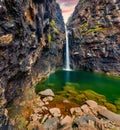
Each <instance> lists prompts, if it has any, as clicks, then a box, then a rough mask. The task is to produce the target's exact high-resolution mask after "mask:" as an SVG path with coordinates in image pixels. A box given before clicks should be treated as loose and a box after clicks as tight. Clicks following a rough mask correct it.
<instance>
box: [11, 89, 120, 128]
mask: <svg viewBox="0 0 120 130" xmlns="http://www.w3.org/2000/svg"><path fill="white" fill-rule="evenodd" d="M31 98H32V100H29V102H27V101H24V102H21V103H20V104H21V105H23V106H27V105H28V106H29V107H28V108H27V110H26V112H28V111H29V109H30V103H31V106H32V112H31V113H29V114H28V115H27V113H25V109H24V110H23V111H24V114H23V116H25V115H27V117H26V120H25V123H26V128H25V126H24V127H23V126H22V127H19V128H18V129H20V128H21V129H28V130H33V129H35V130H120V115H119V114H115V113H113V112H111V111H109V110H108V109H107V108H106V107H104V106H100V105H98V104H97V103H96V102H95V101H93V100H87V101H86V102H85V103H84V104H83V105H82V106H79V105H75V104H72V105H71V102H69V101H68V100H63V101H60V102H59V101H58V102H55V94H54V93H53V91H52V90H51V89H46V90H44V91H41V92H39V96H38V95H37V97H36V98H35V97H34V96H33V97H31ZM53 102H55V106H53V105H52V104H53ZM61 106H62V107H61ZM19 114H20V113H19ZM18 117H19V116H18ZM18 117H17V118H18ZM17 118H16V119H15V118H14V119H11V120H10V121H11V124H13V126H14V125H17V123H16V122H15V120H16V121H17ZM19 118H20V117H19ZM18 123H19V124H18V126H20V125H23V124H22V123H23V119H22V120H21V121H19V122H18Z"/></svg>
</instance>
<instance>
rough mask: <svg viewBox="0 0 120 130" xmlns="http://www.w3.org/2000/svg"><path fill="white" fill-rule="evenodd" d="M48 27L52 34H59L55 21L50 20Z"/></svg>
mask: <svg viewBox="0 0 120 130" xmlns="http://www.w3.org/2000/svg"><path fill="white" fill-rule="evenodd" d="M50 26H51V28H52V29H53V31H54V33H57V34H58V33H59V31H58V29H57V25H56V22H55V20H53V19H52V20H51V22H50Z"/></svg>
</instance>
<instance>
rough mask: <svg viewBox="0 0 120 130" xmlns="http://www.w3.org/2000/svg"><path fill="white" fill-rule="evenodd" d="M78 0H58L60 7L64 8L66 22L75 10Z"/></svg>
mask: <svg viewBox="0 0 120 130" xmlns="http://www.w3.org/2000/svg"><path fill="white" fill-rule="evenodd" d="M78 1H79V0H57V2H58V3H59V4H60V7H61V9H62V14H63V17H64V21H65V23H66V22H67V20H68V18H69V17H70V15H71V14H72V12H73V11H74V7H75V6H76V5H77V3H78Z"/></svg>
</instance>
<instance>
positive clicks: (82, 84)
mask: <svg viewBox="0 0 120 130" xmlns="http://www.w3.org/2000/svg"><path fill="white" fill-rule="evenodd" d="M68 86H69V89H70V88H71V89H73V88H74V90H75V91H77V92H81V91H86V90H92V91H94V92H96V93H98V94H101V95H104V96H105V97H106V99H107V100H108V101H109V102H111V103H114V102H115V101H116V100H117V101H118V100H119V99H120V79H115V78H110V77H108V76H105V75H101V74H96V73H91V72H84V71H63V70H61V71H57V72H55V73H53V74H51V75H50V76H49V77H48V79H47V80H46V82H44V83H42V84H38V85H37V87H36V91H40V90H42V89H46V88H51V89H52V90H53V91H54V92H59V91H64V90H65V88H66V87H68ZM119 101H120V100H119Z"/></svg>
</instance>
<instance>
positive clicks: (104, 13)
mask: <svg viewBox="0 0 120 130" xmlns="http://www.w3.org/2000/svg"><path fill="white" fill-rule="evenodd" d="M68 25H69V28H70V30H71V34H70V35H71V36H70V38H71V39H72V42H71V57H72V65H73V68H75V69H83V70H90V71H97V72H110V73H116V74H118V75H119V74H120V58H119V57H120V1H119V0H80V1H79V3H78V5H77V6H76V8H75V11H74V13H73V15H72V17H71V18H70V19H69V22H68Z"/></svg>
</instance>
